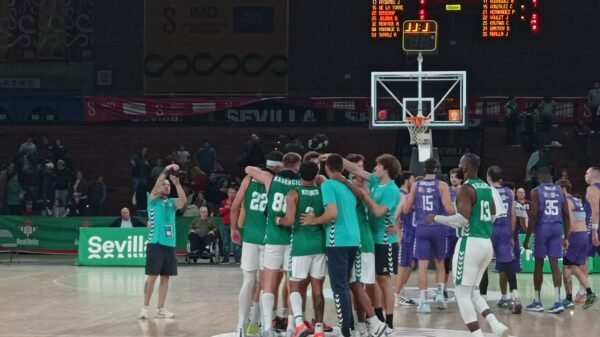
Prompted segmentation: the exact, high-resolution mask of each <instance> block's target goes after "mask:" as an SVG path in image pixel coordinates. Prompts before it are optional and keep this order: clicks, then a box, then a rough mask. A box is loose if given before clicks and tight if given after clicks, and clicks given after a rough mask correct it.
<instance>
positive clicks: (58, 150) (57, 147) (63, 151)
mask: <svg viewBox="0 0 600 337" xmlns="http://www.w3.org/2000/svg"><path fill="white" fill-rule="evenodd" d="M43 140H44V144H45V145H46V147H47V148H48V152H50V154H51V157H52V162H53V163H56V162H57V161H59V160H63V161H64V162H65V164H66V166H67V167H71V161H70V158H69V154H68V152H67V148H66V147H65V146H64V144H63V143H62V141H61V140H60V139H56V140H55V141H54V144H50V143H49V142H48V138H46V137H44V138H43Z"/></svg>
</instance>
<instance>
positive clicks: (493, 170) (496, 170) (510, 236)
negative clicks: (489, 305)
mask: <svg viewBox="0 0 600 337" xmlns="http://www.w3.org/2000/svg"><path fill="white" fill-rule="evenodd" d="M501 180H502V169H501V168H500V167H498V166H495V165H494V166H490V167H489V168H488V171H487V182H488V184H489V185H490V186H492V187H493V188H495V189H496V191H497V192H498V194H499V195H500V197H501V198H502V203H503V204H504V208H505V209H506V214H503V215H500V216H498V217H497V218H496V220H495V221H494V227H493V229H492V245H493V247H494V254H495V255H496V269H497V270H498V271H499V272H500V276H501V277H500V288H502V283H503V282H504V280H508V284H509V285H510V300H508V298H507V296H506V291H504V292H503V293H502V299H501V300H500V302H498V306H499V307H501V308H509V307H510V308H511V309H512V312H513V314H520V313H521V309H522V308H523V306H522V304H521V300H520V299H519V291H518V288H517V275H516V270H515V268H514V267H515V264H514V260H515V253H514V252H515V245H517V246H518V245H519V242H518V241H517V242H515V231H516V229H515V223H516V213H515V203H514V195H513V192H512V190H511V189H510V188H508V187H504V186H502V185H501V184H500V181H501ZM486 274H487V271H486Z"/></svg>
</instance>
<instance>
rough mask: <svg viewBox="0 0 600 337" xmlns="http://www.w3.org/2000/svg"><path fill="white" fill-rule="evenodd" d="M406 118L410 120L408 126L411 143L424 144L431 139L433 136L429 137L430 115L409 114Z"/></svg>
mask: <svg viewBox="0 0 600 337" xmlns="http://www.w3.org/2000/svg"><path fill="white" fill-rule="evenodd" d="M406 119H407V120H408V121H409V122H410V123H409V124H408V126H407V128H408V132H409V133H410V143H411V144H417V145H420V144H424V143H426V142H427V141H429V142H430V141H431V137H427V135H426V134H427V131H428V129H429V122H430V121H431V118H430V117H427V116H419V115H417V116H408V117H406Z"/></svg>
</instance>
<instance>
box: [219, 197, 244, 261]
mask: <svg viewBox="0 0 600 337" xmlns="http://www.w3.org/2000/svg"><path fill="white" fill-rule="evenodd" d="M236 193H237V190H236V189H235V188H233V187H230V188H228V190H227V199H225V200H223V202H222V203H221V207H220V208H219V216H220V217H221V222H222V223H223V233H221V234H222V236H223V255H224V259H223V263H229V253H230V252H231V250H232V249H231V248H232V247H231V246H232V242H231V217H230V215H231V204H232V203H233V199H235V195H236ZM233 253H234V257H235V263H240V249H239V246H238V245H237V244H233Z"/></svg>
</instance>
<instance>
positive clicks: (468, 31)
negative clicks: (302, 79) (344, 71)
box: [363, 0, 544, 40]
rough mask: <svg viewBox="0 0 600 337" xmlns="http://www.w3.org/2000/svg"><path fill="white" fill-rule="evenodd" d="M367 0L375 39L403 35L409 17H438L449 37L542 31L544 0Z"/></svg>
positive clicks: (495, 37) (491, 36) (499, 36)
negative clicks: (404, 25)
mask: <svg viewBox="0 0 600 337" xmlns="http://www.w3.org/2000/svg"><path fill="white" fill-rule="evenodd" d="M363 1H365V0H363ZM368 1H369V4H370V6H371V7H370V12H371V32H370V36H371V38H373V39H400V38H402V31H403V30H402V27H403V23H404V22H405V21H406V20H435V21H437V22H439V24H440V28H439V29H440V34H441V36H445V37H446V38H448V39H453V40H461V39H468V40H471V39H484V40H508V39H515V38H517V39H524V38H525V39H526V38H535V37H536V36H537V35H538V34H539V33H540V22H541V15H540V12H541V7H542V4H541V2H543V1H544V0H368Z"/></svg>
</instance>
